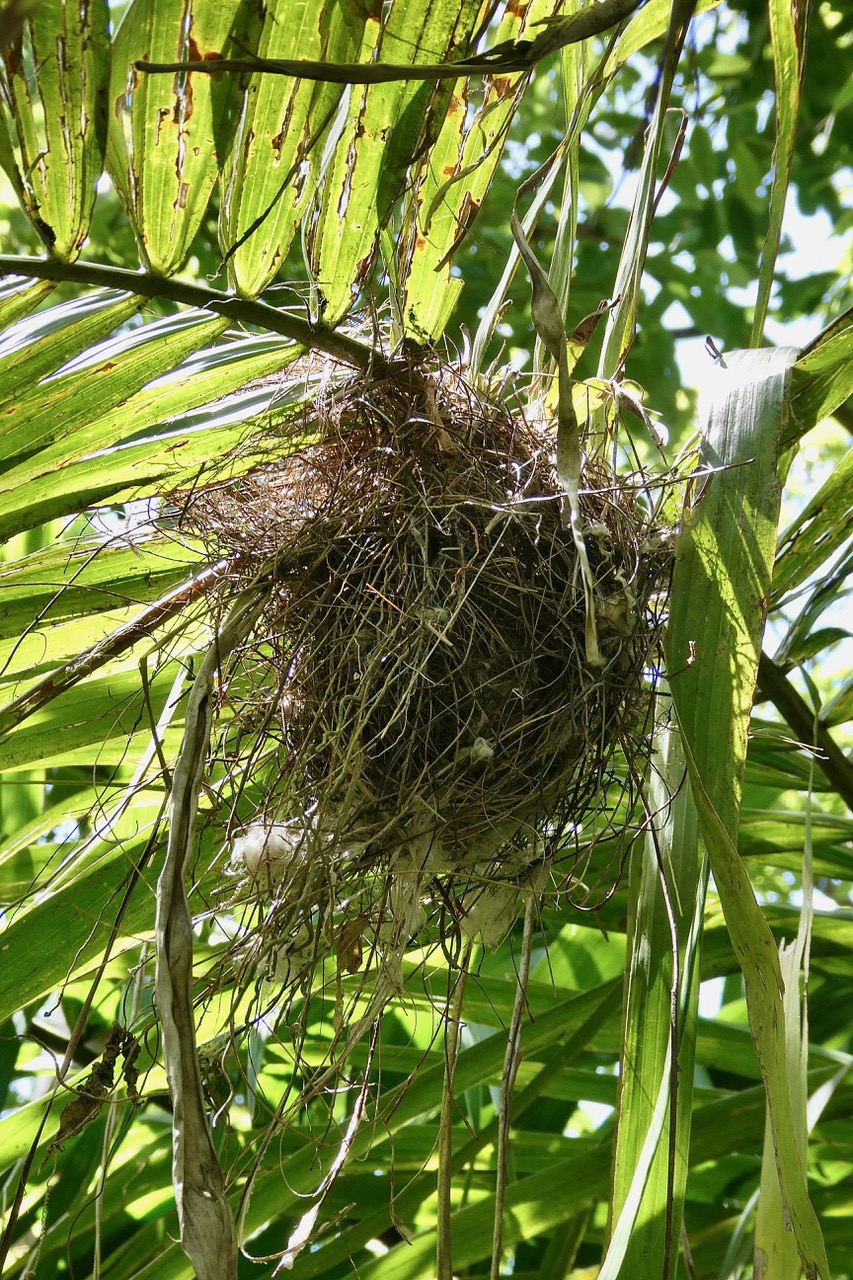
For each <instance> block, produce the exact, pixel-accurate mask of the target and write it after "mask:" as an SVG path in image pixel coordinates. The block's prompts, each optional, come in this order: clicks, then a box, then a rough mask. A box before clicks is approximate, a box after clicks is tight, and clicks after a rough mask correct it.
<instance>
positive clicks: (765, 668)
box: [758, 653, 853, 810]
mask: <svg viewBox="0 0 853 1280" xmlns="http://www.w3.org/2000/svg"><path fill="white" fill-rule="evenodd" d="M758 689H759V692H760V695H761V697H762V698H766V699H767V700H768V701H769V702H772V703H773V705H774V707H775V708H776V710H777V711H778V712H779V714H780V715H781V716H782V717H783V719H784V720H785V721H786V722H787V723H788V725H790V727H791V728H792V729H793V731H794V733H795V734H796V735H797V737H798V738H799V740H800V741H801V742H803V743H806V744H807V745H809V746H812V747H814V748H815V759H816V761H817V763H818V764H819V765H820V767H821V769H822V770H823V772H824V773H825V774H826V776H827V778H828V779H829V781H830V782H831V783H832V785H833V787H835V790H836V791H837V792H838V794H839V795H840V796H841V798H842V800H843V801H844V803H845V804H846V805H847V807H848V809H851V810H853V763H851V761H849V760H848V759H847V757H846V755H845V754H844V752H843V751H842V750H841V748H840V747H839V745H838V743H837V742H836V741H835V739H834V738H833V737H832V734H831V733H830V732H829V730H828V729H826V728H824V726H823V725H821V724H818V726H817V732H815V717H814V712H813V711H812V709H811V707H810V706H809V705H808V703H807V702H806V701H805V699H804V698H802V697H800V695H799V693H797V690H796V689H795V688H794V686H793V685H792V684H791V682H790V680H789V679H788V677H787V676H786V675H785V672H784V671H783V669H782V668H781V667H780V666H779V664H778V663H776V662H774V661H773V659H772V658H768V656H767V654H766V653H762V655H761V658H760V659H759V663H758Z"/></svg>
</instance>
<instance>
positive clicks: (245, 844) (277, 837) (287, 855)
mask: <svg viewBox="0 0 853 1280" xmlns="http://www.w3.org/2000/svg"><path fill="white" fill-rule="evenodd" d="M306 852H307V851H306V848H305V829H304V827H302V826H300V825H296V824H294V825H292V826H291V825H287V824H284V823H279V824H276V825H274V826H271V827H262V826H260V825H255V826H251V827H247V828H246V830H245V831H244V832H243V834H242V835H241V836H238V837H237V838H236V840H235V841H234V844H233V845H232V847H231V867H232V869H234V870H236V871H241V870H242V869H243V867H245V869H246V870H247V871H248V873H249V875H250V876H253V877H256V878H258V877H264V878H268V879H270V880H281V879H283V878H284V876H286V875H287V874H288V873H292V872H293V871H295V870H296V869H297V868H298V867H300V866H301V865H302V864H303V862H304V860H305V855H306Z"/></svg>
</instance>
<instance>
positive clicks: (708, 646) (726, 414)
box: [667, 348, 828, 1277]
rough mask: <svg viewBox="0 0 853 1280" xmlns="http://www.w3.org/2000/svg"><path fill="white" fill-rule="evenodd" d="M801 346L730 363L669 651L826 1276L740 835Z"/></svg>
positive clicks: (800, 1194) (716, 399)
mask: <svg viewBox="0 0 853 1280" xmlns="http://www.w3.org/2000/svg"><path fill="white" fill-rule="evenodd" d="M795 358H796V352H795V351H794V350H792V349H790V348H777V349H775V350H762V351H756V352H738V353H734V354H733V355H731V356H728V357H726V359H725V367H724V368H721V369H720V371H719V383H718V385H717V386H716V387H715V389H714V394H713V400H712V402H711V407H710V413H709V417H708V427H707V429H706V434H705V439H704V441H703V454H702V456H703V460H704V461H705V463H706V465H708V466H711V467H713V468H714V469H715V474H714V475H713V476H712V477H711V479H710V484H709V486H708V489H707V491H706V492H705V493H704V494H703V495H702V496H701V497H700V498H699V500H698V504H697V505H696V506H695V507H694V509H693V511H692V512H690V513H688V516H687V518H686V521H685V530H684V532H683V533H682V535H681V537H680V539H679V543H678V548H677V553H676V554H677V561H676V568H675V573H674V576H673V585H672V602H671V621H670V626H669V628H668V633H667V663H668V667H669V671H670V673H671V674H670V678H671V684H672V694H673V703H674V706H675V709H676V712H677V715H678V722H679V725H680V727H681V731H682V734H683V736H684V749H685V755H686V757H687V761H688V766H689V769H690V777H691V783H692V787H693V794H694V797H695V799H696V804H697V808H698V810H699V814H700V818H701V822H702V833H703V836H704V839H705V843H706V845H707V848H708V853H709V855H710V860H711V869H712V872H713V875H714V880H715V883H716V887H717V891H718V893H719V895H720V901H721V903H722V905H723V910H724V912H725V916H726V923H727V925H728V928H729V932H730V935H731V939H732V945H733V946H734V949H735V952H736V954H737V956H738V960H739V962H740V964H741V968H742V970H743V975H744V981H745V984H746V993H747V1006H748V1010H749V1020H750V1029H751V1031H752V1036H753V1040H754V1043H755V1049H756V1054H757V1055H758V1060H759V1063H760V1065H761V1071H762V1076H763V1078H764V1081H765V1084H766V1087H767V1096H768V1104H769V1108H770V1115H771V1119H772V1125H773V1135H774V1142H775V1149H776V1153H777V1160H778V1164H779V1172H780V1179H781V1184H782V1195H783V1199H784V1202H785V1206H786V1210H787V1212H788V1214H789V1216H790V1220H791V1223H792V1226H793V1230H794V1233H795V1236H796V1239H797V1244H798V1246H799V1249H800V1253H801V1256H802V1258H803V1262H804V1265H805V1267H806V1270H807V1272H808V1273H809V1274H810V1275H812V1276H813V1275H816V1274H818V1273H819V1274H820V1275H822V1276H824V1277H826V1276H828V1265H827V1262H826V1254H825V1249H824V1245H823V1240H822V1237H821V1231H820V1226H819V1224H818V1220H817V1218H816V1216H815V1213H814V1209H813V1208H812V1205H811V1202H810V1200H809V1196H808V1191H807V1188H806V1181H805V1169H804V1166H803V1163H802V1158H801V1155H800V1152H799V1149H798V1146H797V1142H796V1140H795V1137H794V1134H795V1126H794V1123H793V1116H792V1102H791V1096H790V1092H789V1085H788V1075H787V1067H786V1057H785V1029H784V1020H783V1015H782V1002H781V993H782V983H781V975H780V972H779V963H778V957H777V955H776V949H775V945H774V942H773V939H772V936H771V934H770V930H769V928H768V926H767V923H766V921H765V920H764V917H763V916H762V914H761V911H760V909H759V907H758V904H757V902H756V900H755V896H754V893H753V891H752V888H751V885H750V883H749V878H748V876H747V874H746V871H745V869H744V866H743V862H742V861H741V858H740V856H739V854H738V851H737V849H736V847H735V845H734V843H733V840H734V839H735V838H736V834H737V825H738V814H739V809H740V803H741V786H742V778H743V767H744V762H745V759H746V741H747V730H748V725H749V715H750V710H751V706H752V699H753V693H754V689H755V680H756V676H757V671H758V657H759V653H760V649H761V637H762V632H763V627H764V620H765V615H766V610H767V601H768V598H769V591H770V580H771V573H772V565H773V559H774V555H775V550H776V547H775V542H776V526H777V522H778V518H779V500H780V487H779V484H778V481H777V478H776V464H777V458H778V453H779V446H780V441H781V437H782V430H783V425H784V414H785V406H786V382H787V370H788V367H789V366H790V364H791V363H792V362H793V360H794V359H795ZM700 601H701V604H700V603H699V602H700Z"/></svg>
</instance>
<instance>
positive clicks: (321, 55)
mask: <svg viewBox="0 0 853 1280" xmlns="http://www.w3.org/2000/svg"><path fill="white" fill-rule="evenodd" d="M364 22H365V13H364V11H362V9H361V7H360V6H359V5H357V4H354V3H352V2H351V0H347V2H346V3H343V4H340V5H338V6H336V7H335V8H334V9H332V8H330V7H329V6H325V5H317V4H316V3H314V0H280V2H279V3H277V4H276V3H273V4H268V5H267V6H266V7H265V9H264V11H263V24H262V27H261V33H260V39H259V42H258V50H257V51H258V55H259V57H262V58H292V57H294V56H297V57H300V58H309V59H314V60H323V61H328V62H353V61H355V59H356V55H357V53H358V50H359V47H360V44H361V40H362V35H363V30H364ZM341 93H342V90H341V89H340V87H339V86H335V85H329V84H316V83H312V82H310V81H307V80H306V81H302V80H280V79H279V78H278V77H276V76H268V75H263V74H261V73H255V74H254V75H252V76H250V77H249V80H248V84H247V86H246V91H245V98H244V102H243V108H242V112H241V115H240V123H239V127H238V130H237V133H236V136H235V139H234V144H233V147H232V149H231V152H230V156H229V159H228V165H227V169H226V174H227V181H226V182H225V185H224V190H223V196H222V204H221V209H220V223H219V236H220V242H221V244H222V248H223V251H224V252H225V253H231V251H232V250H233V249H234V246H236V245H238V244H239V247H238V248H237V249H236V251H235V252H233V254H232V256H231V257H230V259H229V263H230V267H229V270H230V273H231V275H232V278H233V280H234V284H235V286H236V289H237V291H238V293H240V294H243V295H245V296H247V297H256V296H257V294H259V293H260V292H261V291H262V290H263V289H264V288H265V287H266V285H267V284H269V282H270V281H271V280H272V279H273V278H274V276H275V275H276V273H277V272H278V271H279V269H280V267H281V265H282V262H283V261H284V258H285V256H286V254H287V251H288V249H289V248H290V245H291V243H292V241H293V237H294V235H295V234H296V232H297V230H298V228H299V224H300V221H301V219H302V217H303V216H304V214H305V213H306V211H307V210H308V208H309V206H310V205H311V203H312V202H313V200H314V199H315V195H316V188H317V185H318V183H319V181H320V177H321V165H322V161H323V158H324V151H325V148H326V146H327V144H328V140H329V135H330V130H331V126H332V122H333V120H334V117H335V111H336V104H337V102H338V99H339V98H340V96H341ZM252 228H254V230H252ZM246 237H247V238H246ZM241 241H243V243H240V242H241Z"/></svg>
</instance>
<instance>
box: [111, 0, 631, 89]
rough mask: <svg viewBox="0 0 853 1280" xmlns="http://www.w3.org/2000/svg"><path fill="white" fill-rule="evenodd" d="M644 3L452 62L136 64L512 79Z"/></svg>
mask: <svg viewBox="0 0 853 1280" xmlns="http://www.w3.org/2000/svg"><path fill="white" fill-rule="evenodd" d="M641 2H642V0H600V3H599V4H594V5H591V6H590V7H589V8H588V9H582V10H581V12H580V13H571V14H566V15H564V16H562V17H556V18H545V19H544V20H543V21H542V22H540V23H536V24H535V25H537V26H541V27H544V28H545V29H544V31H542V32H540V34H539V35H538V36H536V38H535V39H534V40H507V41H506V42H505V43H504V44H500V45H496V46H495V48H493V49H487V50H486V51H485V53H481V54H473V55H472V56H471V57H470V58H460V59H458V60H455V61H453V62H437V63H423V62H422V63H420V64H417V63H415V64H413V65H403V64H398V63H387V62H386V63H383V62H371V63H365V62H312V61H311V60H310V59H305V58H216V57H210V58H204V59H199V60H195V61H191V62H141V61H140V62H135V63H134V64H133V65H134V67H135V69H136V70H137V71H143V72H147V73H148V74H149V75H150V74H162V73H168V72H186V71H199V72H201V73H202V74H203V75H217V74H219V73H220V72H223V71H235V72H238V73H241V72H242V73H245V72H256V71H261V72H265V73H268V74H270V75H277V76H291V77H292V78H293V79H295V80H316V81H321V82H322V83H324V84H387V83H388V82H389V81H392V80H460V79H462V78H463V77H467V76H494V75H510V74H513V73H517V72H523V71H532V69H533V68H534V67H535V66H536V63H537V62H540V61H541V60H542V59H543V58H545V57H547V55H548V54H549V53H555V52H556V51H557V50H558V49H563V48H565V46H566V45H569V44H577V43H578V42H579V41H581V40H588V39H589V38H590V36H596V35H600V34H601V32H602V31H607V30H608V29H609V28H610V27H615V26H616V24H617V23H618V22H621V21H622V19H623V18H627V17H629V16H630V14H632V13H633V12H634V10H635V9H639V7H640V4H641Z"/></svg>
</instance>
